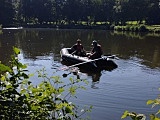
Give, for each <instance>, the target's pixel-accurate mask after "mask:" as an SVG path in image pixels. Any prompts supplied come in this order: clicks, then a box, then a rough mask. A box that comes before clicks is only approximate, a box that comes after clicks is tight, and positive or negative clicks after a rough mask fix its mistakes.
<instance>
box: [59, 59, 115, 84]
mask: <svg viewBox="0 0 160 120" xmlns="http://www.w3.org/2000/svg"><path fill="white" fill-rule="evenodd" d="M96 62H97V63H96V64H97V65H98V67H97V68H95V67H93V68H92V67H89V66H87V65H88V64H82V65H79V66H77V67H73V68H70V67H69V66H71V65H73V64H72V63H71V62H68V61H61V63H62V65H66V66H67V67H68V71H70V72H69V73H68V74H63V75H62V76H63V77H67V76H68V75H69V74H72V73H73V75H76V76H77V79H80V76H79V74H78V72H81V73H85V74H87V75H88V76H91V77H92V82H93V86H92V87H94V84H96V83H98V82H99V80H100V77H101V75H102V73H101V72H102V71H110V72H111V71H113V70H114V69H116V68H118V65H117V64H116V63H115V62H114V61H113V60H105V61H96Z"/></svg>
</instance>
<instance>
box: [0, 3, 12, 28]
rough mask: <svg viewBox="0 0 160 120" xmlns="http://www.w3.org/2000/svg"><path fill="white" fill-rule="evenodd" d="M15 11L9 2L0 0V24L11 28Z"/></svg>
mask: <svg viewBox="0 0 160 120" xmlns="http://www.w3.org/2000/svg"><path fill="white" fill-rule="evenodd" d="M14 16H15V9H14V6H13V4H12V2H11V1H8V0H0V24H2V25H3V26H11V25H12V24H13V23H14Z"/></svg>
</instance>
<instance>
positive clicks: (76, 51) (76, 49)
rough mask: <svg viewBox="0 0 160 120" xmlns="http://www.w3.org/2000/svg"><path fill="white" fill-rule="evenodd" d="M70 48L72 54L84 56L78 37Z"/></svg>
mask: <svg viewBox="0 0 160 120" xmlns="http://www.w3.org/2000/svg"><path fill="white" fill-rule="evenodd" d="M71 50H72V51H73V52H72V55H73V54H75V55H78V56H85V55H86V52H85V50H84V47H83V45H82V44H81V40H80V39H78V40H77V43H76V44H74V45H73V46H72V47H71Z"/></svg>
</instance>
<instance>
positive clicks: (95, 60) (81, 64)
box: [61, 55, 115, 70]
mask: <svg viewBox="0 0 160 120" xmlns="http://www.w3.org/2000/svg"><path fill="white" fill-rule="evenodd" d="M114 57H115V55H112V56H105V57H104V56H103V57H101V58H97V59H93V60H89V61H86V62H81V63H78V64H74V65H71V66H68V67H66V68H64V69H61V70H67V69H69V68H72V67H76V66H78V65H82V64H86V63H90V62H94V61H97V60H101V59H107V58H112V59H114ZM93 65H94V66H95V67H97V66H96V64H95V63H93Z"/></svg>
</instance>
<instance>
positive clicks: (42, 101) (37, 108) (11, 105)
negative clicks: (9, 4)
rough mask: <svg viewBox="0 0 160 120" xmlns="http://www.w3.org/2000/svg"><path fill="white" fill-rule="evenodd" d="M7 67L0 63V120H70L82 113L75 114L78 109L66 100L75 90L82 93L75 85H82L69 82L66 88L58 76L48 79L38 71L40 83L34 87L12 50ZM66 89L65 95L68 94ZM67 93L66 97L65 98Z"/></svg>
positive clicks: (71, 80) (42, 71)
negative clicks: (41, 80) (41, 79)
mask: <svg viewBox="0 0 160 120" xmlns="http://www.w3.org/2000/svg"><path fill="white" fill-rule="evenodd" d="M14 53H15V55H13V56H12V60H11V62H10V63H11V64H10V66H6V65H3V64H1V63H0V74H1V76H0V118H1V119H2V120H5V119H7V120H9V119H13V120H14V119H16V120H21V119H28V120H31V119H32V120H33V119H43V120H48V119H54V120H55V119H57V120H72V119H76V118H80V117H81V115H82V114H84V113H85V112H86V111H90V109H91V107H90V108H89V109H84V110H83V112H78V107H77V106H76V105H75V104H73V103H72V102H69V101H68V98H70V97H71V96H75V93H76V90H77V89H79V88H82V89H84V87H83V86H79V85H76V83H79V82H81V81H84V82H85V83H86V81H85V80H80V79H76V80H74V79H73V78H70V83H69V84H64V83H63V82H62V81H61V78H60V77H59V76H51V77H48V75H47V74H46V73H45V69H42V70H39V71H37V72H38V77H39V78H43V82H41V83H40V84H39V85H36V86H34V85H33V84H32V82H31V81H30V80H29V78H30V76H31V75H29V74H26V72H27V70H26V68H27V66H26V65H25V64H22V63H20V62H19V60H18V57H17V56H18V54H19V53H20V50H19V49H18V48H14ZM67 89H68V91H67ZM65 93H66V94H65Z"/></svg>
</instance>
